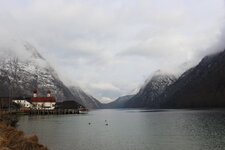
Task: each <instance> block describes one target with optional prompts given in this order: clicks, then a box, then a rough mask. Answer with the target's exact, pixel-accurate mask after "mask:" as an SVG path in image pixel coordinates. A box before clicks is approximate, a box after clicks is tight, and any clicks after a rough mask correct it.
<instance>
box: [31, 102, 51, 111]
mask: <svg viewBox="0 0 225 150" xmlns="http://www.w3.org/2000/svg"><path fill="white" fill-rule="evenodd" d="M32 104H33V107H34V109H46V110H53V109H54V108H55V102H33V103H32Z"/></svg>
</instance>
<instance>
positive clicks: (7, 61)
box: [0, 42, 100, 108]
mask: <svg viewBox="0 0 225 150" xmlns="http://www.w3.org/2000/svg"><path fill="white" fill-rule="evenodd" d="M17 45H18V42H17ZM18 48H19V51H20V53H18V51H17V47H15V46H14V47H11V46H9V47H0V52H1V56H0V96H11V97H27V96H32V91H33V89H37V90H38V95H40V96H45V95H46V91H47V90H51V91H52V94H53V95H54V96H55V97H56V98H57V101H58V102H61V101H65V100H74V101H77V102H79V103H81V104H83V105H85V106H86V104H87V103H88V106H87V107H89V106H91V105H90V103H97V102H96V101H97V100H96V99H94V98H92V97H91V96H89V97H88V96H87V94H86V93H84V92H83V91H82V90H80V89H79V90H77V92H73V91H74V89H73V90H72V91H71V89H69V88H68V87H67V86H66V85H65V84H64V83H63V82H62V81H61V80H60V78H59V77H58V75H57V72H56V71H55V70H54V68H53V67H51V65H50V64H49V63H48V61H47V60H46V59H45V58H44V57H43V56H42V55H41V54H40V53H39V52H38V51H37V49H36V48H35V47H34V46H32V45H31V44H29V43H27V42H21V44H20V45H19V47H18ZM99 105H100V104H99ZM98 107H99V106H98V105H93V106H92V107H91V108H98Z"/></svg>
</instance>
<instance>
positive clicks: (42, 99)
mask: <svg viewBox="0 0 225 150" xmlns="http://www.w3.org/2000/svg"><path fill="white" fill-rule="evenodd" d="M31 102H36V103H37V102H56V99H55V98H54V97H32V98H31Z"/></svg>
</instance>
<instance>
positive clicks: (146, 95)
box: [124, 71, 176, 108]
mask: <svg viewBox="0 0 225 150" xmlns="http://www.w3.org/2000/svg"><path fill="white" fill-rule="evenodd" d="M175 81H176V77H175V76H174V75H171V74H167V73H163V72H162V71H157V72H155V73H154V75H153V76H152V77H151V78H150V80H149V81H148V82H147V83H146V84H145V85H144V86H143V87H142V88H141V89H140V91H139V92H138V93H137V94H136V95H134V96H133V97H132V98H131V99H129V101H127V102H126V103H125V105H124V107H129V108H140V107H150V106H152V105H155V104H156V103H157V101H158V98H159V96H160V95H161V94H162V93H163V92H164V90H165V89H166V88H167V87H168V86H169V85H171V84H172V83H174V82H175Z"/></svg>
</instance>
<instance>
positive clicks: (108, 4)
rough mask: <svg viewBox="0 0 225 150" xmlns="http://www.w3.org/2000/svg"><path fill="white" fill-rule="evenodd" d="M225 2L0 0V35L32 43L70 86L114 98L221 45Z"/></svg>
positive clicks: (95, 95) (2, 37)
mask: <svg viewBox="0 0 225 150" xmlns="http://www.w3.org/2000/svg"><path fill="white" fill-rule="evenodd" d="M224 3H225V1H224V0H0V40H3V39H20V40H24V41H28V42H30V43H32V44H33V45H34V46H36V47H37V48H38V50H39V52H40V53H41V54H42V55H43V56H44V57H45V58H46V59H47V60H48V61H49V62H50V63H51V64H52V65H53V66H54V67H55V68H56V70H57V71H58V72H59V74H60V77H61V78H62V79H63V81H64V82H65V83H66V84H67V85H77V86H80V87H81V88H83V89H84V91H86V92H88V93H90V94H91V95H93V96H94V97H96V98H98V99H99V100H100V101H101V102H109V101H111V100H112V99H115V98H117V97H118V96H122V95H126V94H132V93H134V92H135V91H137V89H138V88H139V87H140V86H141V85H142V84H143V83H144V81H145V80H146V79H147V78H148V77H149V76H150V75H151V74H152V73H153V72H155V71H156V70H158V69H161V70H165V71H166V72H174V73H177V72H179V71H181V70H182V69H184V68H185V69H186V68H187V67H190V66H192V65H194V64H196V63H197V62H198V61H199V60H200V59H201V58H202V57H203V56H205V55H207V54H210V53H212V52H216V51H220V50H222V49H223V46H225V45H224V43H225V41H224V38H223V37H224V34H223V33H224V32H223V31H224V23H225V22H224V21H225V4H224ZM18 51H19V50H18Z"/></svg>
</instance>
